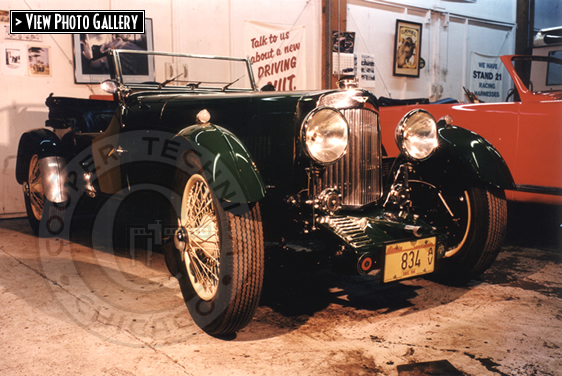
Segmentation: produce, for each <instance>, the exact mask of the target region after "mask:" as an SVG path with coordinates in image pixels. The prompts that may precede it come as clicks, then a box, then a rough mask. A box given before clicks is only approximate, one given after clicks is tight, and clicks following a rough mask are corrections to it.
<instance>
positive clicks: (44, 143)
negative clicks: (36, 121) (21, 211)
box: [16, 129, 66, 203]
mask: <svg viewBox="0 0 562 376" xmlns="http://www.w3.org/2000/svg"><path fill="white" fill-rule="evenodd" d="M35 154H37V157H38V158H39V168H40V169H41V174H42V175H43V191H44V192H45V197H46V198H47V200H49V201H51V202H55V203H61V202H63V201H64V193H63V192H64V191H63V187H64V182H65V179H66V171H65V165H66V161H65V159H64V157H63V149H62V144H61V141H60V139H59V138H58V137H57V135H56V134H54V133H53V132H52V131H50V130H48V129H36V130H32V131H29V132H26V133H24V134H23V135H22V136H21V138H20V142H19V145H18V154H17V160H16V180H17V181H18V183H19V184H23V183H24V182H26V181H27V179H28V176H27V175H28V170H29V162H30V161H31V157H33V155H35Z"/></svg>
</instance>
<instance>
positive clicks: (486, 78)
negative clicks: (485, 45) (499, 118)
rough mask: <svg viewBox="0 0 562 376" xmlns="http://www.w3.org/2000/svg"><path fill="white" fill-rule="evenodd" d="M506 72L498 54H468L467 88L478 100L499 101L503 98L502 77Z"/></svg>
mask: <svg viewBox="0 0 562 376" xmlns="http://www.w3.org/2000/svg"><path fill="white" fill-rule="evenodd" d="M506 74H507V72H506V71H505V68H504V66H503V64H502V63H501V60H500V57H499V56H489V55H484V54H480V53H478V52H472V53H471V54H470V78H469V80H470V81H469V82H470V83H469V88H470V91H472V92H473V93H474V94H476V96H477V97H478V99H479V100H480V101H482V102H501V101H503V100H504V99H505V97H506V93H504V90H503V87H504V85H503V83H504V80H503V78H504V76H505V75H506Z"/></svg>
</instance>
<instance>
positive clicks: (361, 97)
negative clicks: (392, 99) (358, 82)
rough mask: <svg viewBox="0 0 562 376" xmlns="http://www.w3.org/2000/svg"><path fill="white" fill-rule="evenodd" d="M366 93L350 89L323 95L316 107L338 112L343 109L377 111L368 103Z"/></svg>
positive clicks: (368, 97) (371, 103) (370, 102)
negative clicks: (328, 108) (325, 107)
mask: <svg viewBox="0 0 562 376" xmlns="http://www.w3.org/2000/svg"><path fill="white" fill-rule="evenodd" d="M369 99H371V97H370V96H369V94H368V92H365V91H364V90H361V89H350V90H344V91H337V92H332V93H327V94H324V95H323V96H321V97H320V99H319V101H318V106H328V107H335V108H337V109H339V110H342V109H344V108H355V109H361V108H365V109H369V110H372V111H377V108H376V107H375V104H374V103H373V102H372V101H370V100H369Z"/></svg>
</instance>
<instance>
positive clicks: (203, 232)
mask: <svg viewBox="0 0 562 376" xmlns="http://www.w3.org/2000/svg"><path fill="white" fill-rule="evenodd" d="M180 221H181V226H182V227H184V228H185V230H186V233H187V238H188V245H187V247H186V248H185V250H184V254H183V259H184V262H185V266H186V270H187V273H188V275H189V279H190V280H191V283H192V285H193V288H194V290H195V292H196V293H197V295H199V297H200V298H201V299H203V300H210V299H212V298H213V296H214V295H215V294H216V292H217V288H218V285H219V271H220V250H221V240H220V238H221V236H220V225H219V218H218V213H217V208H216V205H215V200H213V196H212V192H211V189H210V187H209V184H208V183H207V181H206V180H205V179H204V178H203V177H202V176H201V175H198V174H196V175H193V176H192V177H191V178H190V179H189V181H188V182H187V185H186V187H185V190H184V193H183V199H182V208H181V220H180Z"/></svg>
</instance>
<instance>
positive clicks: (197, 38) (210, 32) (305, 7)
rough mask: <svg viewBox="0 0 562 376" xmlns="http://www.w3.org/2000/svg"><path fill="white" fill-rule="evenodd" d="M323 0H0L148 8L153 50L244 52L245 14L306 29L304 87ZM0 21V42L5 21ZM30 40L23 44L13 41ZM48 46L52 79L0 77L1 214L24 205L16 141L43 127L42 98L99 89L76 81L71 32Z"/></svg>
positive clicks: (61, 6) (38, 5) (30, 5)
mask: <svg viewBox="0 0 562 376" xmlns="http://www.w3.org/2000/svg"><path fill="white" fill-rule="evenodd" d="M320 4H321V1H320V0H278V1H261V0H87V1H76V0H48V1H47V0H0V10H26V9H31V10H96V9H99V10H126V9H130V10H145V11H146V13H145V14H146V17H147V18H152V22H153V29H154V49H155V50H158V51H176V52H185V53H198V54H215V55H229V56H243V40H242V38H243V32H244V29H243V26H244V21H246V20H260V21H263V22H270V23H277V24H284V25H297V26H298V25H300V26H305V27H306V41H307V43H306V45H307V46H308V51H307V57H308V63H307V70H308V71H307V86H308V88H309V89H317V88H319V87H320V82H321V76H320V71H319V70H318V69H317V68H318V67H319V66H320V53H321V50H320V49H321V46H320V44H319V43H318V41H319V40H320V39H321V38H320V32H321V29H320V28H321V5H320ZM5 25H8V24H7V23H0V32H1V33H0V43H1V42H6V41H5V40H4V34H3V33H4V26H5ZM17 43H21V44H22V45H27V43H25V42H17ZM38 44H39V45H43V46H49V47H50V48H51V66H52V75H51V77H30V76H9V75H0V88H1V92H0V176H1V177H0V218H2V217H5V216H11V215H17V214H18V213H20V214H21V213H23V212H24V211H25V206H24V201H23V194H22V191H21V186H20V185H18V184H17V182H16V180H15V165H16V163H15V162H16V154H17V144H18V141H19V138H20V135H21V134H22V133H23V132H26V131H27V130H30V129H34V128H40V127H43V126H44V124H45V120H46V119H47V108H46V107H45V98H47V96H48V95H49V94H50V93H54V94H55V95H58V96H70V97H80V98H87V97H88V96H89V95H90V94H103V93H102V92H101V91H100V90H99V88H98V85H84V84H80V85H78V84H75V83H74V68H73V55H72V39H71V36H70V35H57V34H52V35H43V41H42V42H41V43H38Z"/></svg>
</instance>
